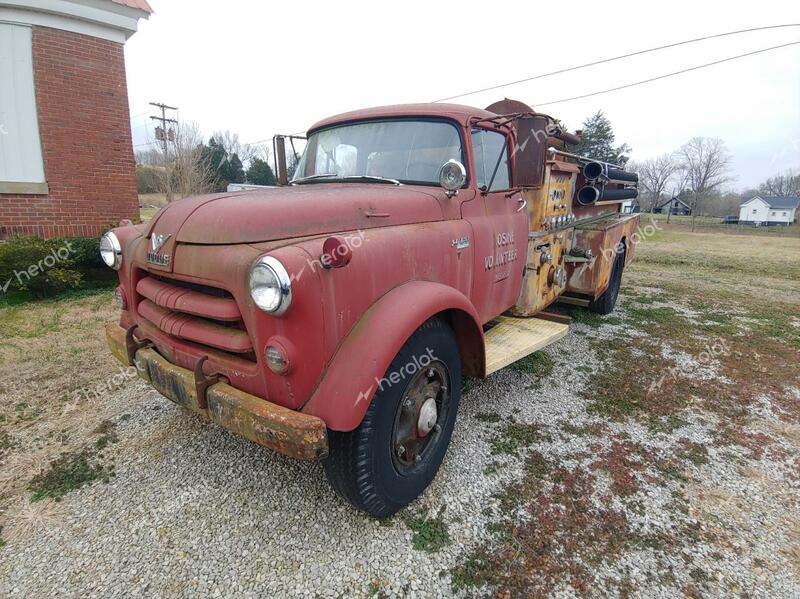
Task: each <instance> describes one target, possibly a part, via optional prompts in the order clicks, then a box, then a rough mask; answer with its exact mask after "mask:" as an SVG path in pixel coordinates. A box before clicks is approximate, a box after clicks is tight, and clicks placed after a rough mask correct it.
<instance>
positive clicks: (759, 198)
mask: <svg viewBox="0 0 800 599" xmlns="http://www.w3.org/2000/svg"><path fill="white" fill-rule="evenodd" d="M756 200H761V196H753V197H752V198H750V199H749V200H747V201H746V202H742V203H741V204H739V207H740V208H741V207H743V206H747V205H748V204H749V203H750V202H754V201H756ZM761 201H762V202H764V200H761ZM764 203H765V204H767V203H766V202H764ZM767 206H769V204H767Z"/></svg>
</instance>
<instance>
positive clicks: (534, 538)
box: [452, 225, 800, 597]
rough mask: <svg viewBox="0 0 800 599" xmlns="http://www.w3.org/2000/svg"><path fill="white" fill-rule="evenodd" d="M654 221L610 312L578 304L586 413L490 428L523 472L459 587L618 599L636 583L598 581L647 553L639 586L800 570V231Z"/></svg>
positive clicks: (700, 583)
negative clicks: (562, 591) (733, 571)
mask: <svg viewBox="0 0 800 599" xmlns="http://www.w3.org/2000/svg"><path fill="white" fill-rule="evenodd" d="M662 229H663V230H662V231H659V232H657V233H656V234H654V235H653V236H651V237H649V238H647V239H646V240H644V241H642V242H641V243H640V244H639V245H638V247H637V248H636V254H635V261H634V262H633V264H632V266H631V268H629V269H628V270H627V271H626V273H625V276H624V281H623V295H622V296H621V298H620V302H619V304H618V308H617V311H616V312H615V313H614V314H612V315H610V316H607V317H598V316H596V315H592V314H590V313H587V312H583V311H579V310H573V311H572V314H573V317H574V318H575V320H576V321H578V322H579V323H581V325H579V327H580V328H579V329H578V330H577V331H576V333H578V334H581V335H584V336H585V337H586V338H587V339H588V341H589V345H590V347H591V348H593V349H594V353H595V356H596V358H597V359H599V360H600V367H599V368H591V367H590V366H589V365H588V364H586V365H578V366H577V369H576V371H577V373H583V372H587V373H590V374H589V378H588V380H587V383H586V385H585V386H584V388H583V390H582V391H581V396H582V397H583V398H584V400H585V402H586V403H585V410H586V414H585V416H580V417H578V418H574V419H570V420H569V421H562V422H553V421H547V420H545V421H544V422H534V423H528V424H511V425H508V424H506V425H503V426H502V427H501V428H500V429H499V432H498V434H499V437H498V439H497V440H496V441H495V442H494V443H495V446H496V447H503V446H508V445H509V444H510V445H511V446H512V447H514V449H515V451H517V452H520V450H521V449H522V448H525V447H527V451H522V452H520V455H522V456H523V458H524V460H525V466H524V470H523V475H522V476H521V477H520V478H518V479H517V480H515V481H514V482H512V483H511V484H510V485H508V486H507V487H506V488H505V489H504V490H503V491H502V492H501V493H500V494H499V495H498V500H499V502H500V503H499V510H498V514H497V517H496V520H495V522H494V523H493V524H492V525H491V528H492V534H491V536H490V540H489V541H488V542H486V543H485V544H483V545H481V546H479V547H478V548H477V549H476V550H474V551H473V552H472V553H471V555H470V556H469V557H468V559H467V560H466V561H465V562H464V563H463V565H461V566H460V567H458V568H456V569H455V570H454V571H453V573H452V576H453V585H454V588H455V589H456V590H462V589H473V590H477V589H479V588H482V587H483V585H488V586H489V588H490V589H492V595H493V596H498V597H502V596H505V597H516V596H537V597H538V596H542V597H545V596H549V595H550V594H552V593H554V592H556V591H557V590H558V589H559V588H563V586H567V587H571V589H570V590H571V591H573V592H574V593H576V594H577V595H579V596H597V593H598V589H601V590H600V594H601V595H602V594H608V595H621V596H627V595H628V594H631V593H633V592H634V591H636V590H639V591H642V590H644V589H642V588H641V586H639V587H637V584H639V585H640V584H641V582H638V583H637V581H636V578H637V577H634V576H630V575H629V573H628V574H622V575H621V577H620V578H616V577H614V578H612V579H611V580H608V579H606V580H605V581H604V582H603V583H602V584H600V582H599V580H598V579H597V578H596V576H597V573H598V572H599V571H601V570H603V569H604V568H609V567H611V568H618V567H619V564H622V563H630V560H631V559H632V556H633V555H641V552H645V553H646V556H647V557H646V558H645V559H644V561H645V562H648V561H649V562H650V563H651V564H653V563H655V565H654V566H653V565H651V566H650V567H651V568H652V570H651V572H650V573H649V574H648V575H647V580H648V583H647V584H648V585H649V586H652V587H664V588H673V589H679V590H680V594H682V595H684V596H687V597H702V596H706V595H709V594H711V595H716V594H720V595H726V594H728V593H733V594H738V593H739V592H741V593H743V595H744V596H747V595H748V592H747V591H744V590H743V589H742V588H741V587H737V586H736V584H732V585H731V584H730V583H727V584H728V585H730V586H724V585H721V582H722V580H723V579H724V577H725V576H726V575H729V572H725V569H724V566H722V562H723V561H725V560H728V559H734V560H739V561H740V562H741V564H742V565H739V566H737V567H738V568H742V567H744V568H746V569H748V570H749V569H752V571H754V572H760V571H761V569H762V567H768V568H770V569H772V570H775V569H777V570H781V569H782V568H786V565H787V564H788V568H789V570H788V571H789V572H792V571H793V572H795V575H796V576H797V577H800V517H799V516H798V507H800V496H799V495H798V492H797V485H798V482H800V370H799V369H798V365H799V364H800V240H798V239H791V238H766V237H762V236H760V235H759V236H745V235H730V234H719V233H708V232H703V233H690V232H688V231H686V230H685V227H682V226H681V225H674V226H673V225H670V226H669V227H662ZM563 376H568V375H567V374H566V373H564V374H563ZM490 416H492V415H491V414H489V415H484V420H486V421H491V420H490V419H489V417H490ZM499 420H500V419H499V418H497V419H495V420H494V421H495V422H498V421H499ZM575 421H577V423H576V422H575ZM543 445H544V446H546V447H551V448H553V447H559V448H563V447H567V448H571V449H567V450H566V451H563V450H562V451H553V450H552V449H551V450H550V451H547V450H544V449H541V450H540V448H541V447H542V446H543ZM501 470H502V467H501V465H497V466H494V467H492V471H493V472H497V471H501ZM726 472H727V474H723V473H726ZM601 475H602V476H601ZM604 480H605V481H607V482H603V481H604ZM605 485H607V486H605ZM665 491H666V492H667V497H668V498H670V497H671V499H670V502H669V503H668V504H666V505H662V506H661V507H659V506H658V505H657V502H653V500H652V499H651V498H653V497H657V496H659V495H660V494H663V493H664V492H665ZM753 495H756V496H757V497H758V499H755V498H754V497H753ZM768 512H769V513H772V514H775V516H774V517H773V518H771V519H769V521H767V520H766V519H765V516H763V514H765V513H768ZM521 514H522V516H521ZM643 517H646V518H648V519H651V521H653V522H655V521H658V520H660V519H662V518H668V521H669V522H670V525H669V526H667V527H655V528H654V527H652V526H644V527H643V526H642V525H641V524H640V522H641V518H643ZM779 535H780V536H782V538H781V540H780V542H778V543H776V544H775V545H776V546H777V547H778V549H777V550H775V549H769V550H767V551H765V549H764V546H765V545H767V544H769V542H770V541H769V540H768V539H776V538H778V536H779ZM783 535H785V536H783ZM745 538H747V539H750V540H749V541H743V540H742V539H745ZM742 542H744V543H746V544H745V545H740V543H742ZM748 544H749V545H748ZM734 545H735V546H736V547H737V549H735V550H733V551H731V547H732V546H734ZM699 547H702V549H696V548H699ZM745 547H747V548H745ZM702 552H711V554H712V555H714V556H715V558H714V559H713V560H710V561H709V560H706V559H703V558H702V557H701V555H702ZM764 553H774V555H772V556H770V557H767V558H764V557H762V555H763V554H764ZM675 556H681V558H680V559H681V560H682V563H684V564H685V565H684V566H683V569H682V572H679V571H678V570H674V569H673V565H672V564H673V563H674V560H675ZM639 559H642V558H639ZM715 563H718V564H719V566H716V567H715ZM715 569H717V571H716V572H715V571H714V570H715ZM720 570H721V571H722V572H720ZM615 571H616V572H619V570H615ZM623 572H624V568H623ZM659 572H660V573H659ZM687 572H688V574H689V576H686V573H687ZM638 578H640V579H641V577H638ZM767 578H768V577H767ZM767 578H764V580H767ZM796 580H800V578H798V579H796ZM564 581H568V582H567V583H566V584H565V583H564ZM737 584H738V583H737ZM559 585H563V586H559ZM737 588H738V591H736V589H737ZM794 588H797V587H794ZM751 590H752V589H751ZM765 592H767V591H765ZM786 592H787V591H783V593H777V594H776V595H775V596H778V595H780V596H785V594H784V593H786ZM478 594H479V595H482V594H483V593H478ZM789 594H790V595H791V591H789Z"/></svg>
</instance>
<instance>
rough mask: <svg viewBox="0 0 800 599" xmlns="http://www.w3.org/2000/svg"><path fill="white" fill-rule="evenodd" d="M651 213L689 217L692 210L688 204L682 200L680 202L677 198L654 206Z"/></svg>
mask: <svg viewBox="0 0 800 599" xmlns="http://www.w3.org/2000/svg"><path fill="white" fill-rule="evenodd" d="M653 212H655V213H656V214H667V213H669V214H673V215H679V216H689V215H690V214H691V213H692V209H691V208H690V207H689V204H687V203H686V202H684V201H683V200H680V199H678V198H677V197H672V198H670V199H669V200H667V201H666V202H662V203H661V204H658V205H656V207H655V209H654V210H653Z"/></svg>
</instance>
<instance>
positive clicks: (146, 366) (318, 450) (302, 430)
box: [106, 323, 328, 460]
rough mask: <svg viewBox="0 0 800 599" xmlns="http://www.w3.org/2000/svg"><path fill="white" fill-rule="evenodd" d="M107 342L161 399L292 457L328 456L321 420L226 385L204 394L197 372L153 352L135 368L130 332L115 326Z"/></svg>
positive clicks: (143, 352)
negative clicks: (131, 358) (129, 349)
mask: <svg viewBox="0 0 800 599" xmlns="http://www.w3.org/2000/svg"><path fill="white" fill-rule="evenodd" d="M106 340H107V341H108V346H109V348H110V349H111V353H112V354H114V356H115V357H116V358H117V359H118V360H119V361H120V362H121V363H122V364H123V365H125V366H135V367H136V370H137V372H138V373H139V376H140V377H141V378H143V379H144V380H146V381H148V382H149V383H150V384H151V385H152V386H153V387H154V388H155V389H156V390H157V391H158V392H159V393H161V395H163V396H164V397H166V398H167V399H170V400H172V401H174V402H175V403H176V404H178V405H181V406H183V407H184V408H186V409H187V410H191V411H192V412H196V413H197V414H200V415H202V416H204V417H206V418H208V419H209V420H212V421H213V422H216V423H217V424H218V425H220V426H221V427H223V428H226V429H228V430H230V431H233V432H234V433H236V434H238V435H241V436H242V437H244V438H245V439H248V440H250V441H252V442H253V443H257V444H259V445H263V446H264V447H268V448H270V449H272V450H274V451H277V452H278V453H282V454H284V455H287V456H290V457H293V458H299V459H305V460H316V459H321V458H324V457H325V456H327V455H328V431H327V427H326V426H325V422H323V421H322V420H321V419H320V418H317V417H315V416H310V415H308V414H302V413H300V412H295V411H294V410H290V409H288V408H284V407H283V406H279V405H276V404H274V403H270V402H269V401H266V400H264V399H261V398H260V397H256V396H255V395H250V394H249V393H245V392H244V391H240V390H239V389H236V388H234V387H231V386H230V385H228V384H227V383H224V382H218V383H214V384H212V385H210V386H208V387H207V388H206V389H205V390H203V389H202V388H201V387H199V386H198V384H197V378H196V376H195V373H194V372H192V371H191V370H188V369H186V368H181V367H180V366H175V365H174V364H172V363H170V362H168V361H167V360H165V359H164V358H163V357H162V356H161V355H160V354H159V353H158V352H157V351H155V349H152V348H149V347H142V348H140V349H137V350H135V352H134V351H131V352H130V354H131V355H133V356H134V361H133V363H131V361H130V359H129V351H128V344H127V343H126V331H125V329H123V328H122V327H121V326H119V325H117V324H114V323H109V324H108V325H106ZM203 394H204V395H205V397H202V396H201V395H203Z"/></svg>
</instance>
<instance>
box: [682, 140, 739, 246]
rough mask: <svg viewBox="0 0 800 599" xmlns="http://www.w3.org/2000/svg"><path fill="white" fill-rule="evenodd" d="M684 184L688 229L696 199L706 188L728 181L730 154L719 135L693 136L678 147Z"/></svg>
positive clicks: (693, 219) (706, 192) (696, 208)
mask: <svg viewBox="0 0 800 599" xmlns="http://www.w3.org/2000/svg"><path fill="white" fill-rule="evenodd" d="M678 156H679V158H680V162H681V169H682V170H683V172H684V173H685V176H686V182H687V187H688V189H689V190H691V192H692V198H693V199H692V231H694V225H695V217H696V216H697V211H698V209H699V208H700V203H701V202H702V200H703V198H704V197H705V195H706V194H708V193H709V192H712V191H714V190H716V189H718V188H719V187H720V186H721V185H723V184H725V183H727V182H728V181H730V177H729V176H728V169H729V167H730V162H731V156H730V153H729V152H728V149H727V148H726V147H725V142H724V141H722V140H721V139H717V138H711V137H693V138H692V139H690V140H689V141H688V142H687V143H686V144H684V145H683V146H681V149H680V150H678Z"/></svg>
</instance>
